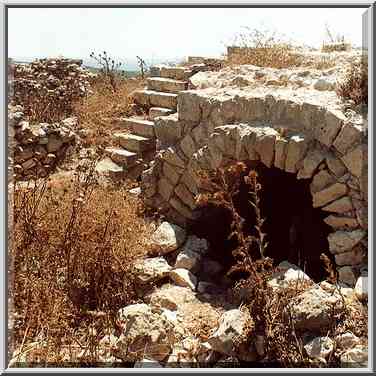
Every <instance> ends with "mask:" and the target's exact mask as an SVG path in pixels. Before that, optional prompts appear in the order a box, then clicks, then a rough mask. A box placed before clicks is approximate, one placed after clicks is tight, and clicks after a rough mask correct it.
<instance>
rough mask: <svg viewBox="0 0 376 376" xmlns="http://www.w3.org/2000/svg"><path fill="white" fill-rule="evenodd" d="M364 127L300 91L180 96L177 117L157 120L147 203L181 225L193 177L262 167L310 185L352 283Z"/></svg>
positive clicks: (363, 247)
mask: <svg viewBox="0 0 376 376" xmlns="http://www.w3.org/2000/svg"><path fill="white" fill-rule="evenodd" d="M366 123H367V121H366V119H363V118H361V119H360V118H359V117H356V118H352V117H349V116H346V113H344V112H343V110H342V108H341V106H340V104H339V102H338V99H337V98H336V96H335V93H333V92H324V93H322V92H312V90H305V89H304V88H302V89H298V90H291V89H286V88H279V89H277V88H273V89H267V88H260V89H257V88H256V89H252V90H241V89H235V88H230V89H212V88H211V89H205V90H191V91H184V92H181V93H179V94H178V113H177V114H174V115H170V116H167V117H160V118H157V119H156V134H157V137H158V139H159V142H160V145H161V150H160V151H159V152H158V154H157V157H156V159H155V161H154V163H153V165H152V167H151V168H150V169H149V170H147V171H145V172H144V174H143V179H142V188H143V191H144V193H145V195H146V197H147V203H148V204H149V205H151V206H153V207H156V208H159V209H160V210H162V211H164V212H165V213H166V215H167V217H168V218H169V219H170V220H172V221H175V222H176V223H178V224H180V225H182V226H186V225H187V224H188V223H189V222H190V221H194V220H195V211H194V209H195V208H196V204H195V198H196V196H197V195H198V194H199V192H200V190H201V189H202V187H201V186H200V180H199V177H198V174H197V172H198V171H199V170H208V171H210V170H213V169H215V168H217V167H219V166H221V165H222V164H224V163H226V162H228V161H230V160H235V161H242V160H243V161H245V160H251V161H255V160H258V161H261V162H262V163H263V164H264V165H266V166H267V167H277V168H279V169H282V170H284V171H286V172H289V173H294V174H296V178H297V179H312V182H311V185H310V189H311V193H312V202H313V206H314V207H319V208H322V210H324V211H325V212H327V213H328V215H327V217H326V219H325V222H326V223H327V224H328V225H330V226H331V227H332V229H333V232H332V233H331V234H330V235H329V236H328V242H329V250H330V252H332V253H333V255H334V257H335V260H336V263H337V267H338V272H339V278H340V280H341V281H343V282H345V283H347V284H352V285H353V284H354V283H355V280H356V274H357V271H359V270H360V268H361V267H362V266H364V265H365V264H366V260H367V227H368V224H367V207H368V190H367V184H368V181H367V172H368V166H367V158H368V147H367V124H366Z"/></svg>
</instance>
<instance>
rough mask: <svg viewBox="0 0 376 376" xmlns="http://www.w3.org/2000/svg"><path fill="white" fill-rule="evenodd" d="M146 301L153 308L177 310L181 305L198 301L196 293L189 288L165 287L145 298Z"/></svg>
mask: <svg viewBox="0 0 376 376" xmlns="http://www.w3.org/2000/svg"><path fill="white" fill-rule="evenodd" d="M144 299H145V301H146V302H148V303H149V304H150V305H151V306H153V307H160V308H165V309H168V310H172V311H174V310H176V309H177V308H178V306H179V305H182V304H185V303H188V302H193V301H195V300H196V297H195V294H194V292H193V291H192V290H191V289H190V288H187V287H181V286H174V285H164V286H162V287H161V288H160V289H158V290H156V291H153V292H152V293H151V294H149V295H146V296H145V298H144Z"/></svg>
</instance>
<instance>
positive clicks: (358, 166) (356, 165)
mask: <svg viewBox="0 0 376 376" xmlns="http://www.w3.org/2000/svg"><path fill="white" fill-rule="evenodd" d="M367 157H368V155H367V147H366V145H364V144H362V145H359V146H357V147H356V148H355V149H353V150H351V151H350V152H348V153H347V154H346V155H345V156H343V157H342V161H343V163H344V164H345V166H346V167H347V169H348V170H349V171H350V172H351V174H352V175H354V176H356V177H357V178H360V177H361V176H362V172H363V167H364V166H365V164H366V163H367Z"/></svg>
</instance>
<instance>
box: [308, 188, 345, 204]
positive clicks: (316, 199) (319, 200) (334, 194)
mask: <svg viewBox="0 0 376 376" xmlns="http://www.w3.org/2000/svg"><path fill="white" fill-rule="evenodd" d="M347 190H348V188H347V186H346V184H341V183H334V184H333V185H331V186H329V187H327V188H324V189H323V190H322V191H319V192H316V193H314V194H313V195H312V199H313V202H312V206H313V207H314V208H318V207H320V206H324V205H326V204H328V203H329V202H331V201H334V200H336V199H338V198H340V197H342V196H344V195H345V194H346V193H347Z"/></svg>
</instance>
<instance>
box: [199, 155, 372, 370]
mask: <svg viewBox="0 0 376 376" xmlns="http://www.w3.org/2000/svg"><path fill="white" fill-rule="evenodd" d="M199 176H200V177H201V183H202V186H203V187H205V190H206V193H202V194H200V195H199V197H198V200H197V203H198V205H199V206H200V207H202V208H204V207H205V206H206V205H209V204H210V205H213V204H214V205H216V206H221V207H224V208H226V209H228V210H229V211H230V213H231V215H232V223H231V232H230V235H229V239H230V238H233V237H234V238H235V239H236V240H237V241H236V244H237V245H236V246H235V248H234V249H233V250H232V254H233V256H234V259H235V265H233V266H232V268H230V270H229V272H228V274H229V275H231V274H232V273H234V272H239V271H240V272H242V273H243V274H242V275H243V276H245V277H241V278H240V280H238V281H236V282H235V284H234V286H233V292H234V294H235V296H238V297H240V298H241V299H242V301H243V304H244V305H243V308H244V309H247V310H248V311H249V313H250V317H251V320H250V322H249V323H248V325H247V330H246V331H247V334H246V335H245V337H244V338H239V339H238V342H239V343H238V346H244V344H247V343H248V344H250V342H251V341H252V340H253V339H254V338H257V340H258V341H260V342H261V343H262V347H263V349H264V350H263V351H264V354H263V356H261V358H262V361H263V362H265V361H266V362H268V363H269V364H273V365H277V366H282V367H296V366H300V367H315V366H317V362H316V363H315V362H313V361H312V360H310V359H309V357H308V356H307V354H306V353H305V351H304V340H303V334H304V331H301V330H297V329H296V328H295V327H294V322H293V320H292V310H291V308H292V307H291V302H292V301H293V299H294V298H295V297H297V296H298V295H299V294H300V293H302V292H304V291H305V290H306V289H307V288H308V287H311V286H312V282H311V281H304V280H299V281H293V282H290V283H289V285H288V287H287V288H281V289H275V288H272V287H271V285H270V284H269V283H268V282H269V281H270V279H271V278H272V276H273V274H275V273H278V272H279V269H278V267H275V266H274V264H273V260H272V259H271V258H269V257H267V244H268V243H267V234H265V233H264V232H263V224H264V222H265V218H263V216H262V213H261V210H260V195H259V193H260V191H261V189H262V187H261V185H260V183H259V181H258V174H257V171H256V170H252V169H251V170H250V171H249V172H248V173H247V167H246V165H245V164H244V163H242V162H237V163H234V164H229V165H227V166H225V167H220V168H218V169H217V170H215V171H214V172H212V173H210V174H209V173H207V172H206V171H200V172H199ZM240 179H244V181H245V183H246V184H247V185H248V187H249V193H250V201H249V204H250V205H251V206H252V207H253V208H254V213H255V218H256V225H255V229H256V231H255V234H256V235H246V231H245V230H246V228H245V226H246V223H245V222H244V221H243V220H242V218H241V217H240V215H239V214H238V212H237V209H236V207H235V205H234V201H233V197H234V196H235V195H236V194H237V193H238V191H239V185H240ZM321 259H322V261H323V264H324V267H325V269H326V271H327V273H328V278H327V280H328V282H330V283H332V284H333V286H334V290H335V291H334V292H335V293H337V294H339V295H340V296H341V297H342V304H340V305H339V306H338V303H337V306H334V305H333V307H332V308H333V309H332V316H331V322H332V327H331V328H329V331H328V333H327V334H328V335H331V336H335V335H337V334H341V333H344V332H346V331H348V330H350V331H351V332H353V333H354V334H356V335H358V336H360V337H366V336H367V330H368V329H367V309H364V308H362V305H361V304H358V305H356V304H355V305H354V304H348V302H347V301H346V299H345V298H344V297H343V295H342V293H341V290H340V288H339V287H338V281H337V274H336V271H335V267H334V266H333V265H332V264H331V261H330V260H329V258H328V257H327V256H326V255H325V254H322V257H321ZM237 275H239V274H237ZM356 322H357V323H358V324H357V323H356ZM333 365H334V366H336V365H338V359H336V358H335V357H334V356H332V359H329V360H328V363H327V364H326V366H333ZM321 366H324V365H323V364H321Z"/></svg>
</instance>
